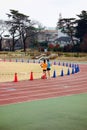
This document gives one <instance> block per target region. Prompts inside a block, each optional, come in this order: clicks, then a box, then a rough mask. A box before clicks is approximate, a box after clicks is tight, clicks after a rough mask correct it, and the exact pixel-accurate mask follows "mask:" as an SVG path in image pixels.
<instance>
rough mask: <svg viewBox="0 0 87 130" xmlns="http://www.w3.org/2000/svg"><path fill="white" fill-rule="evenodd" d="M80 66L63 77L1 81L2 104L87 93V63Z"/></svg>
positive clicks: (0, 96) (0, 97)
mask: <svg viewBox="0 0 87 130" xmlns="http://www.w3.org/2000/svg"><path fill="white" fill-rule="evenodd" d="M79 68H80V71H79V72H78V73H75V74H71V75H66V76H63V77H61V76H60V77H56V78H50V79H39V80H33V81H30V80H27V81H20V82H6V83H0V105H6V104H13V103H19V102H28V101H32V100H41V99H47V98H53V97H58V96H68V95H73V94H80V93H87V64H84V65H82V64H80V65H79Z"/></svg>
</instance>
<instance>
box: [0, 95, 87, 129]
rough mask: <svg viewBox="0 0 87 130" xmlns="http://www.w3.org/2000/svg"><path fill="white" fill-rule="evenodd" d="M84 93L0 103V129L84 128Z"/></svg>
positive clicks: (86, 118)
mask: <svg viewBox="0 0 87 130" xmlns="http://www.w3.org/2000/svg"><path fill="white" fill-rule="evenodd" d="M86 99H87V94H79V95H72V96H66V97H59V98H52V99H46V100H38V101H32V102H26V103H19V104H11V105H5V106H0V130H87V100H86Z"/></svg>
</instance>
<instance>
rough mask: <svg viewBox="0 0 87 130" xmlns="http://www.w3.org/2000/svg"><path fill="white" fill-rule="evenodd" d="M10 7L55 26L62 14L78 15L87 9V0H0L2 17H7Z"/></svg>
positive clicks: (45, 23) (33, 18) (66, 16)
mask: <svg viewBox="0 0 87 130" xmlns="http://www.w3.org/2000/svg"><path fill="white" fill-rule="evenodd" d="M10 9H14V10H18V11H19V12H20V13H23V14H25V15H28V16H30V19H32V20H37V21H39V22H40V23H41V24H42V25H43V26H46V27H55V26H56V23H57V21H58V18H59V14H60V13H61V14H62V17H63V18H64V17H65V18H70V17H76V14H80V12H81V11H82V10H86V11H87V0H2V1H1V2H0V19H7V16H6V13H9V12H10V11H9V10H10Z"/></svg>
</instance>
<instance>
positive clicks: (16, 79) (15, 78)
mask: <svg viewBox="0 0 87 130" xmlns="http://www.w3.org/2000/svg"><path fill="white" fill-rule="evenodd" d="M14 82H18V78H17V73H15V75H14Z"/></svg>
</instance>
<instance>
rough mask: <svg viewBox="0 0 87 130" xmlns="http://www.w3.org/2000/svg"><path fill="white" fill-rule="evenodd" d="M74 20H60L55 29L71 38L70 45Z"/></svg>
mask: <svg viewBox="0 0 87 130" xmlns="http://www.w3.org/2000/svg"><path fill="white" fill-rule="evenodd" d="M75 26H76V23H75V18H60V19H59V21H58V23H57V28H58V29H60V30H61V32H63V33H65V34H67V35H68V36H70V37H71V41H72V44H73V45H74V39H73V37H74V36H75Z"/></svg>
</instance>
